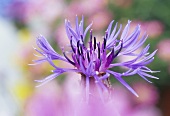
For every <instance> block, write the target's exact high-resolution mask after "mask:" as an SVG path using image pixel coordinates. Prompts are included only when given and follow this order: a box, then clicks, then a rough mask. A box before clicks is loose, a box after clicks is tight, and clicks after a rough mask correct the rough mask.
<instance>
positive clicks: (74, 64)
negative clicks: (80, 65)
mask: <svg viewBox="0 0 170 116" xmlns="http://www.w3.org/2000/svg"><path fill="white" fill-rule="evenodd" d="M63 54H64V57H65V58H66V59H67V60H68V62H69V63H71V64H72V65H74V66H75V63H74V62H73V61H71V60H70V59H69V58H68V57H67V56H66V54H65V52H63Z"/></svg>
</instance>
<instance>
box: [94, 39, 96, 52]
mask: <svg viewBox="0 0 170 116" xmlns="http://www.w3.org/2000/svg"><path fill="white" fill-rule="evenodd" d="M95 50H96V37H94V51H95Z"/></svg>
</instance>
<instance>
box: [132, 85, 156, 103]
mask: <svg viewBox="0 0 170 116" xmlns="http://www.w3.org/2000/svg"><path fill="white" fill-rule="evenodd" d="M133 87H134V89H135V91H136V92H137V93H138V94H139V97H138V98H136V97H133V96H132V98H133V100H134V102H135V103H136V104H138V105H147V106H149V105H155V104H156V103H157V102H158V98H159V95H158V90H157V88H156V87H155V86H153V85H152V84H149V83H146V82H136V83H134V84H133Z"/></svg>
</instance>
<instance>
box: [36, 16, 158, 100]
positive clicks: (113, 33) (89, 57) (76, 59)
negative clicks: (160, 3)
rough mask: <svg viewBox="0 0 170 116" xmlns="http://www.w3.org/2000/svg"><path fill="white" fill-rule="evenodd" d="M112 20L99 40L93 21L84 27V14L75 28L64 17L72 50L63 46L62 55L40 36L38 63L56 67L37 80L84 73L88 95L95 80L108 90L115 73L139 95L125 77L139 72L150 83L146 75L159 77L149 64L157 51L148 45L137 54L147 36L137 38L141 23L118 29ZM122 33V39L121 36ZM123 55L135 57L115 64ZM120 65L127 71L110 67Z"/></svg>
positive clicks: (82, 76) (100, 87) (100, 86)
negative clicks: (58, 63) (60, 63)
mask: <svg viewBox="0 0 170 116" xmlns="http://www.w3.org/2000/svg"><path fill="white" fill-rule="evenodd" d="M113 23H114V21H112V22H111V23H110V24H109V26H108V28H107V30H106V32H105V35H104V37H103V41H102V42H97V38H96V37H95V36H93V32H92V29H91V30H90V28H91V26H92V23H91V24H90V25H89V26H87V28H86V29H85V30H84V28H83V27H84V17H83V16H82V20H81V21H80V23H79V21H78V17H76V25H75V29H73V28H72V26H71V24H70V22H69V21H68V20H65V28H66V33H67V36H68V39H69V40H70V51H67V52H65V51H64V49H62V51H63V55H60V54H58V53H57V52H56V51H55V50H54V49H53V48H52V47H51V46H50V44H49V43H48V42H47V40H46V39H45V38H44V37H43V36H42V35H40V36H39V37H37V41H36V42H37V45H38V47H39V48H40V50H39V49H36V48H35V50H36V51H37V52H38V53H39V54H41V55H42V56H43V57H42V58H41V59H39V60H35V64H37V63H42V62H45V61H47V62H49V64H50V65H51V66H53V67H54V70H53V74H52V75H50V76H48V77H46V78H45V79H43V80H36V81H37V82H41V83H42V84H45V83H47V82H48V81H50V80H52V79H54V78H56V77H57V76H59V75H60V74H62V73H64V72H68V71H71V72H77V73H79V74H80V75H81V80H82V82H83V83H84V85H85V89H86V95H87V97H88V95H89V91H90V89H91V86H90V84H91V82H92V83H95V85H96V87H97V88H99V89H98V90H99V93H101V92H102V91H108V90H109V88H110V86H111V85H110V82H109V78H110V75H113V77H114V78H116V79H117V80H118V81H119V82H120V83H121V84H123V85H124V86H125V87H126V88H127V89H128V90H129V91H131V92H132V93H133V94H134V95H136V96H138V95H137V93H136V92H135V91H134V90H133V89H132V88H131V87H130V86H129V84H128V83H126V82H125V81H124V80H123V78H122V77H127V76H132V75H135V74H137V75H139V76H140V77H142V78H143V79H145V80H146V81H148V82H150V81H149V80H148V79H147V77H148V78H155V79H158V78H157V77H155V76H152V75H150V74H148V73H154V72H157V71H152V70H151V69H149V68H148V67H146V65H147V64H149V63H151V62H152V61H153V60H154V55H155V53H156V51H157V50H155V51H154V52H153V53H151V54H149V53H148V50H149V47H150V45H147V46H146V47H145V48H144V49H143V50H142V51H141V52H140V53H138V54H136V53H135V51H136V50H138V49H139V48H140V47H141V46H142V45H143V44H144V42H145V40H146V39H147V37H148V36H147V35H146V34H144V35H143V36H142V38H140V39H138V38H139V35H140V25H137V26H136V28H135V29H134V31H133V32H132V33H129V28H130V23H131V21H128V23H127V25H126V26H125V27H124V29H122V25H120V27H119V29H117V27H118V24H117V23H116V25H115V26H114V28H113V29H112V25H113ZM88 32H90V37H89V38H90V39H89V42H88V45H87V46H86V45H85V38H86V37H87V33H88ZM121 32H122V33H121ZM119 36H120V39H118V37H119ZM68 54H70V55H71V57H68ZM124 55H127V56H135V58H134V59H132V60H129V61H125V62H119V63H113V61H114V60H115V58H117V57H119V56H124ZM54 60H61V61H64V62H67V63H70V64H71V65H73V66H74V68H60V67H58V66H56V65H55V64H54V62H53V61H54ZM119 66H123V67H126V68H128V70H127V71H125V72H123V73H122V72H115V71H112V70H110V69H111V68H114V67H119ZM42 84H40V85H42Z"/></svg>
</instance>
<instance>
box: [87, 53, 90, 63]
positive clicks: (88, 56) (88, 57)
mask: <svg viewBox="0 0 170 116" xmlns="http://www.w3.org/2000/svg"><path fill="white" fill-rule="evenodd" d="M87 59H88V61H89V62H90V55H89V51H87Z"/></svg>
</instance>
